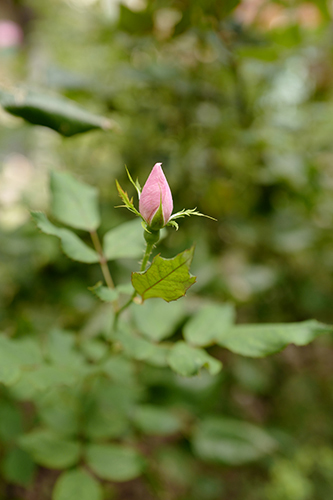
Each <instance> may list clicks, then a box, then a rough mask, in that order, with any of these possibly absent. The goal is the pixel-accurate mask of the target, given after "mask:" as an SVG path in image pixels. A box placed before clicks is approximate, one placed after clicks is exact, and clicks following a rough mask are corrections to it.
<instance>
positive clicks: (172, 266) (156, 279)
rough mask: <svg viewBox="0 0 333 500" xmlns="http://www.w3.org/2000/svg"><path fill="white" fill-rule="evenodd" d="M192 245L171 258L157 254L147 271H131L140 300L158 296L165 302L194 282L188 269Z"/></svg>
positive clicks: (173, 298) (180, 294)
mask: <svg viewBox="0 0 333 500" xmlns="http://www.w3.org/2000/svg"><path fill="white" fill-rule="evenodd" d="M193 252H194V247H192V248H191V249H190V250H185V251H184V252H182V253H180V254H178V255H177V256H176V257H174V258H173V259H164V258H163V257H160V256H159V255H157V256H156V257H155V258H154V260H153V262H152V264H151V266H150V267H149V268H148V269H147V271H144V272H141V273H132V285H133V287H134V289H135V290H136V291H137V292H138V294H139V295H141V297H142V300H146V299H150V298H153V297H159V298H161V299H164V300H165V301H167V302H170V301H171V300H177V299H179V298H180V297H182V296H183V295H185V293H186V291H187V290H188V289H189V288H190V286H192V285H193V284H194V283H195V276H191V274H190V272H189V269H190V265H191V262H192V258H193Z"/></svg>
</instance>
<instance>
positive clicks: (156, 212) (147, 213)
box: [139, 163, 173, 230]
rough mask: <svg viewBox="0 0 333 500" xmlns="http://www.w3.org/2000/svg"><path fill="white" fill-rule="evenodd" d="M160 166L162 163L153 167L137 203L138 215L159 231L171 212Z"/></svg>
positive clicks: (167, 186)
mask: <svg viewBox="0 0 333 500" xmlns="http://www.w3.org/2000/svg"><path fill="white" fill-rule="evenodd" d="M161 165H162V163H156V165H154V167H153V169H152V171H151V173H150V175H149V177H148V179H147V181H146V184H145V185H144V186H143V189H142V193H141V196H140V201H139V210H140V214H141V215H142V217H143V218H144V220H145V221H146V223H147V225H148V226H149V227H150V228H152V229H154V230H157V229H161V228H162V227H164V226H165V225H166V224H167V223H168V221H169V219H170V217H171V214H172V210H173V202H172V194H171V190H170V187H169V184H168V181H167V180H166V178H165V175H164V173H163V170H162V167H161Z"/></svg>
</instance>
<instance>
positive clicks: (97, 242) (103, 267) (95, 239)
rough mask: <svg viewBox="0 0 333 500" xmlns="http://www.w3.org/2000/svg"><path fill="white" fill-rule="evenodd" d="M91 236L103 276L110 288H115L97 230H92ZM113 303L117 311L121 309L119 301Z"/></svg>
mask: <svg viewBox="0 0 333 500" xmlns="http://www.w3.org/2000/svg"><path fill="white" fill-rule="evenodd" d="M90 236H91V240H92V242H93V245H94V247H95V250H96V252H97V253H98V256H99V263H100V266H101V270H102V273H103V276H104V279H105V283H106V284H107V286H108V288H111V289H114V288H115V286H114V282H113V279H112V276H111V273H110V270H109V266H108V263H107V258H106V257H105V255H104V252H103V248H102V245H101V242H100V240H99V237H98V234H97V232H96V231H90ZM112 304H113V308H114V310H115V312H116V313H117V311H118V309H119V305H118V301H117V300H114V301H113V302H112Z"/></svg>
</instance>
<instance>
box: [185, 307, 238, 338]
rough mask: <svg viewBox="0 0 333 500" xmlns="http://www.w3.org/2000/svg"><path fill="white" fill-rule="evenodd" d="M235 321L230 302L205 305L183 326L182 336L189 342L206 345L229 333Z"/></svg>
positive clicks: (233, 310)
mask: <svg viewBox="0 0 333 500" xmlns="http://www.w3.org/2000/svg"><path fill="white" fill-rule="evenodd" d="M234 321H235V309H234V307H233V305H232V304H213V305H207V306H205V307H203V308H202V309H200V310H199V312H197V313H196V314H195V315H193V316H192V317H191V319H190V320H189V321H188V322H187V323H186V325H185V327H184V337H185V339H186V341H187V342H188V343H190V344H193V345H196V346H207V345H210V344H212V343H214V342H217V340H218V339H223V337H225V335H226V334H228V333H229V331H230V328H231V327H232V325H233V324H234Z"/></svg>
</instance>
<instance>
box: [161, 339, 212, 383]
mask: <svg viewBox="0 0 333 500" xmlns="http://www.w3.org/2000/svg"><path fill="white" fill-rule="evenodd" d="M168 363H169V365H170V367H171V368H172V369H173V370H174V371H175V372H176V373H179V375H183V377H192V376H193V375H197V374H198V373H199V371H200V369H201V368H202V367H205V368H207V370H208V371H209V373H210V374H211V375H216V374H217V373H218V372H219V371H220V370H221V368H222V363H221V362H220V361H218V360H217V359H215V358H213V357H212V356H210V355H209V354H207V353H206V351H204V350H203V349H198V348H195V347H192V346H189V345H187V344H185V342H182V341H179V342H176V343H175V344H174V346H173V347H172V349H171V352H170V354H169V356H168Z"/></svg>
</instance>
